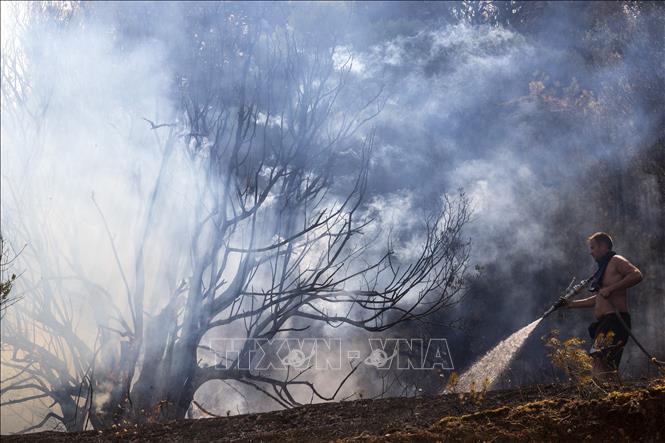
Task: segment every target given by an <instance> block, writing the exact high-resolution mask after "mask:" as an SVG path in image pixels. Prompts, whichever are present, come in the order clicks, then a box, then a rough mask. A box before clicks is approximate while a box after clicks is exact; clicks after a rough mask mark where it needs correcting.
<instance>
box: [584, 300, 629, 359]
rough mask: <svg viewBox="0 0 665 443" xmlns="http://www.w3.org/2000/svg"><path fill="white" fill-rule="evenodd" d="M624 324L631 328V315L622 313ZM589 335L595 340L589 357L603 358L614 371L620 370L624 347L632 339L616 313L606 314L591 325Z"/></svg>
mask: <svg viewBox="0 0 665 443" xmlns="http://www.w3.org/2000/svg"><path fill="white" fill-rule="evenodd" d="M621 318H622V319H623V322H624V323H625V324H626V325H627V326H628V328H629V329H630V328H631V324H630V314H628V313H627V312H622V313H621ZM589 334H590V335H591V338H592V339H593V340H594V342H593V346H592V347H591V349H590V350H589V355H591V356H593V357H600V358H602V359H603V360H604V361H605V363H606V364H607V366H608V367H609V368H610V369H612V370H617V369H619V362H620V361H621V355H622V354H623V347H624V346H625V345H626V343H627V342H628V338H629V337H630V335H629V333H628V330H626V328H624V326H623V325H622V324H621V322H620V321H619V318H618V317H617V315H616V314H615V313H612V314H605V315H603V316H602V317H600V318H599V319H598V321H595V322H593V323H591V325H589Z"/></svg>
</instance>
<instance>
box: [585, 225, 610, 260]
mask: <svg viewBox="0 0 665 443" xmlns="http://www.w3.org/2000/svg"><path fill="white" fill-rule="evenodd" d="M587 244H588V245H589V254H591V256H592V257H593V259H594V260H596V261H598V260H600V259H601V258H603V257H604V256H605V254H607V253H608V252H610V251H611V250H612V237H610V236H609V234H606V233H605V232H596V233H595V234H593V235H591V236H590V237H589V238H587Z"/></svg>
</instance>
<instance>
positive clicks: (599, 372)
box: [591, 353, 614, 383]
mask: <svg viewBox="0 0 665 443" xmlns="http://www.w3.org/2000/svg"><path fill="white" fill-rule="evenodd" d="M613 372H614V371H612V370H611V369H610V368H609V367H608V366H607V363H606V362H605V359H604V358H603V356H602V354H601V353H596V354H594V355H593V357H592V363H591V375H592V376H593V379H594V380H596V381H598V382H600V383H605V382H608V381H610V380H611V379H612V374H613Z"/></svg>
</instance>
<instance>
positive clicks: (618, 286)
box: [598, 255, 643, 298]
mask: <svg viewBox="0 0 665 443" xmlns="http://www.w3.org/2000/svg"><path fill="white" fill-rule="evenodd" d="M612 259H613V260H615V261H616V270H617V272H618V273H619V274H620V275H621V277H622V278H621V280H619V281H618V282H616V283H614V284H612V285H608V286H605V287H604V288H601V289H600V291H598V294H599V295H601V296H603V297H605V298H607V297H609V296H610V294H611V293H612V292H615V291H621V290H624V289H628V288H630V287H632V286H635V285H636V284H638V283H639V282H641V281H642V278H643V277H642V272H640V270H639V269H637V267H636V266H635V265H633V264H632V263H631V262H629V261H628V260H626V259H625V258H623V257H621V256H616V255H615V256H614V257H613V258H612Z"/></svg>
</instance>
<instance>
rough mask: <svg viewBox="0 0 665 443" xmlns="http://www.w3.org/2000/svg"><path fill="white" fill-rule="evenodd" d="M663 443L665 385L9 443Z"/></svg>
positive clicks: (183, 423) (405, 404) (352, 407)
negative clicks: (595, 442)
mask: <svg viewBox="0 0 665 443" xmlns="http://www.w3.org/2000/svg"><path fill="white" fill-rule="evenodd" d="M591 439H594V440H604V441H654V442H655V441H665V380H664V379H660V380H652V381H651V382H647V381H633V382H628V383H624V384H623V385H622V386H616V387H614V388H611V389H609V388H607V389H606V390H602V389H600V388H598V387H587V388H581V387H577V386H570V385H539V386H530V387H527V388H522V389H515V390H504V391H492V392H488V393H486V395H482V394H475V395H470V394H466V395H459V394H448V395H442V396H437V397H416V398H387V399H377V400H356V401H347V402H340V403H325V404H316V405H307V406H302V407H299V408H295V409H290V410H284V411H275V412H268V413H262V414H248V415H238V416H231V417H223V418H222V417H220V418H209V419H200V420H180V421H175V422H169V423H160V424H147V425H142V426H138V427H130V428H116V429H109V430H104V431H87V432H82V433H75V434H67V433H58V432H41V433H36V434H30V435H24V436H3V438H2V440H3V442H64V441H75V442H106V441H128V442H132V441H135V442H139V441H140V442H143V441H160V442H212V441H220V442H221V441H251V442H263V441H266V442H267V441H275V442H277V441H279V442H282V441H341V442H356V441H358V442H378V441H386V442H393V441H399V442H402V441H432V442H435V441H584V440H591Z"/></svg>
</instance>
